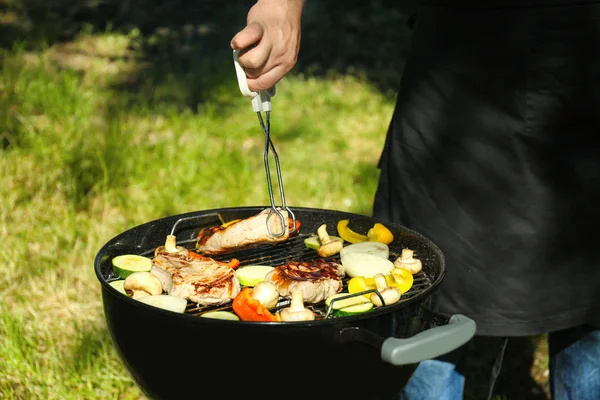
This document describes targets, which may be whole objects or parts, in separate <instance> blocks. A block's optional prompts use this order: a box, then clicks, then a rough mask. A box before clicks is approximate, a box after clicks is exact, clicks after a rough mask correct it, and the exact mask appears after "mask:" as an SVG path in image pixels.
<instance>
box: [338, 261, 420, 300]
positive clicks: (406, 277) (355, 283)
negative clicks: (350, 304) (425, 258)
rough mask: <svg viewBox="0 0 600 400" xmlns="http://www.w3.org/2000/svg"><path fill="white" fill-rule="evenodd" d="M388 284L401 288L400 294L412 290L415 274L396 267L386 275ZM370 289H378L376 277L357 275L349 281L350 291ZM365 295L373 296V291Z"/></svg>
mask: <svg viewBox="0 0 600 400" xmlns="http://www.w3.org/2000/svg"><path fill="white" fill-rule="evenodd" d="M384 277H385V280H386V282H387V284H388V286H396V287H397V288H398V290H400V294H404V293H406V292H408V291H409V290H410V288H411V287H412V285H413V280H414V278H413V276H412V274H411V273H410V272H408V271H407V270H400V269H399V268H394V269H393V270H392V273H391V274H386V275H384ZM370 289H376V286H375V279H374V278H373V277H371V278H365V277H364V276H355V277H354V278H352V279H350V280H349V281H348V292H349V293H360V292H365V291H367V290H370ZM363 296H365V297H366V298H370V297H371V293H366V294H364V295H363Z"/></svg>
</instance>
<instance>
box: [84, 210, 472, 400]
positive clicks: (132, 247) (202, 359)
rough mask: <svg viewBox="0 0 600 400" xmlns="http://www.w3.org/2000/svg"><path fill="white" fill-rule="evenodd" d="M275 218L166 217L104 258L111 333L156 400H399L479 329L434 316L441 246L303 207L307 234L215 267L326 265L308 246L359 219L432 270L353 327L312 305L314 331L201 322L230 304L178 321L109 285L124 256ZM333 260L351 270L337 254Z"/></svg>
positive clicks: (131, 233) (109, 248)
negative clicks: (430, 365)
mask: <svg viewBox="0 0 600 400" xmlns="http://www.w3.org/2000/svg"><path fill="white" fill-rule="evenodd" d="M264 208H265V207H236V208H224V209H214V210H206V211H198V212H193V213H187V214H181V215H174V216H170V217H166V218H162V219H158V220H155V221H152V222H148V223H146V224H143V225H139V226H137V227H134V228H132V229H130V230H128V231H126V232H123V233H121V234H119V235H117V236H116V237H114V238H113V239H111V240H110V241H109V242H108V243H106V244H105V245H104V246H103V247H102V248H101V249H100V251H99V252H98V254H97V256H96V259H95V266H94V267H95V271H96V275H97V277H98V279H99V281H100V283H101V286H102V299H103V305H104V313H105V318H106V322H107V325H108V329H109V332H110V334H111V337H112V339H113V342H114V344H115V346H116V349H117V352H118V354H119V356H120V358H121V359H122V361H123V363H124V364H125V366H126V367H127V369H128V371H129V372H130V373H131V375H132V377H133V379H134V380H135V382H136V384H137V385H138V386H139V387H140V388H141V390H142V391H143V392H144V393H145V394H146V395H147V396H148V397H149V398H152V399H180V398H187V397H190V396H193V397H200V398H202V397H206V395H205V394H204V393H205V392H208V391H210V392H211V393H215V392H216V393H219V397H220V398H225V399H229V398H231V399H235V398H238V397H240V396H241V395H248V394H251V395H254V394H256V395H257V396H260V397H262V398H267V399H276V398H277V399H278V398H280V397H285V398H309V397H310V398H314V399H325V398H330V393H331V391H334V392H335V393H336V395H335V397H336V398H350V399H358V398H366V399H369V400H374V399H388V400H389V399H392V398H393V396H394V394H396V393H397V392H398V391H399V390H400V388H402V387H403V386H404V384H405V383H406V381H407V380H408V379H409V377H410V374H411V373H412V371H413V370H414V368H415V367H416V365H417V363H418V362H419V361H422V360H424V359H429V358H433V357H436V356H438V355H441V354H444V353H447V352H449V351H452V350H453V349H455V348H457V347H459V346H461V345H462V344H464V343H466V342H467V341H468V340H469V339H470V338H471V337H472V336H473V335H474V333H475V324H474V322H473V321H472V320H470V319H469V318H466V317H464V316H461V315H458V316H453V317H452V318H450V319H447V318H445V317H442V316H440V315H437V314H435V313H433V312H431V311H430V310H431V309H432V308H433V307H434V305H435V302H436V301H437V298H436V296H435V290H436V288H437V286H438V285H439V284H440V282H441V281H442V279H443V277H444V274H445V261H444V256H443V254H442V252H441V251H440V249H439V248H438V247H437V246H436V245H435V244H434V243H433V242H431V241H430V240H429V239H428V238H426V237H424V236H423V235H421V234H419V233H417V232H415V231H412V230H410V229H407V228H405V227H403V226H400V225H398V224H394V223H391V222H388V221H383V220H380V219H376V218H372V217H367V216H364V215H359V214H353V213H348V212H342V211H335V210H323V209H314V208H300V207H293V208H292V209H293V212H294V214H295V216H296V218H297V220H298V221H300V222H301V227H300V231H299V232H298V234H297V235H296V236H293V237H291V238H290V239H289V240H287V241H285V242H282V243H278V244H275V245H261V246H258V247H255V248H251V249H246V250H242V251H236V252H230V253H227V254H223V255H219V256H211V257H213V258H215V259H218V260H221V261H228V260H230V259H232V258H236V259H238V260H239V261H240V266H244V265H250V264H261V265H272V266H277V265H281V264H284V263H286V262H289V261H310V260H312V259H316V258H318V255H317V254H316V252H315V251H314V250H312V249H308V248H306V247H305V246H304V239H305V238H306V237H307V236H308V235H310V234H314V233H315V232H316V230H317V228H318V227H319V226H320V225H321V224H327V225H328V226H336V224H337V221H339V220H340V219H350V221H351V225H352V226H353V228H354V229H355V230H357V231H364V232H366V231H367V230H368V229H369V228H370V227H372V226H373V224H374V223H375V222H381V223H383V224H385V225H386V226H387V227H388V228H389V229H390V230H391V231H392V233H393V234H394V241H393V242H392V243H390V245H389V248H390V259H392V260H394V259H395V258H396V257H398V256H399V255H400V253H401V251H402V248H410V249H412V250H414V252H415V257H417V258H419V259H420V260H421V262H422V264H423V269H422V271H421V272H419V273H418V274H416V275H415V280H414V284H413V286H412V287H411V289H410V290H409V291H408V292H406V293H405V294H403V295H402V298H401V299H400V301H399V302H398V303H395V304H392V305H389V306H384V307H380V308H377V309H373V310H372V311H369V312H366V313H364V314H359V315H354V316H344V317H335V316H334V315H333V314H331V313H330V312H329V311H330V310H329V309H328V307H326V306H325V305H324V304H323V303H322V304H316V305H311V308H312V309H313V310H314V311H315V312H316V313H317V315H318V317H317V319H316V320H314V321H301V322H249V321H228V320H215V319H209V318H199V316H200V315H201V314H202V313H204V312H207V311H212V310H215V309H221V310H231V306H230V305H224V306H220V307H198V306H197V305H195V304H191V303H190V304H188V307H187V309H186V311H185V313H183V314H177V313H173V312H170V311H166V310H162V309H159V308H155V307H152V306H150V305H146V304H143V303H141V302H138V301H136V300H134V299H131V298H129V297H127V296H125V295H123V294H122V293H120V292H118V291H117V290H116V289H114V288H113V287H111V286H110V285H109V282H110V281H111V280H112V279H115V277H114V276H113V273H112V267H111V260H112V258H113V257H115V256H117V255H120V254H140V255H146V256H150V257H151V256H152V254H153V252H154V249H155V248H156V247H158V246H161V245H163V244H164V240H165V237H166V236H167V235H169V234H173V235H175V236H176V237H177V239H178V242H177V244H178V245H180V246H184V247H187V248H189V249H192V250H193V249H194V244H195V241H196V237H197V234H198V231H199V230H200V229H202V228H206V227H210V226H215V225H219V224H221V223H223V222H226V221H230V220H233V219H238V218H248V217H250V216H253V215H256V214H258V213H259V212H260V211H262V210H263V209H264ZM332 260H336V261H339V259H338V258H337V256H336V257H333V258H332ZM346 280H347V279H345V281H344V289H346ZM287 301H288V300H285V299H284V300H283V301H281V302H280V303H279V305H278V307H284V306H286V305H287ZM306 306H308V305H306Z"/></svg>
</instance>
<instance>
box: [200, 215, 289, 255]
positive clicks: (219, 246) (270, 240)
mask: <svg viewBox="0 0 600 400" xmlns="http://www.w3.org/2000/svg"><path fill="white" fill-rule="evenodd" d="M269 211H271V209H270V208H267V209H265V210H263V211H261V212H260V213H258V214H257V215H254V216H252V217H249V218H245V219H243V220H241V221H238V222H234V223H233V224H231V225H228V226H226V227H221V226H215V227H211V228H206V229H202V230H200V232H199V233H198V240H197V242H196V251H198V252H199V253H202V254H207V255H211V254H223V253H227V252H229V251H233V250H240V249H244V248H248V247H252V246H256V245H259V244H275V243H280V242H284V241H286V240H287V239H288V238H289V237H290V233H289V231H290V230H289V227H288V226H287V225H286V226H285V227H284V228H285V231H284V233H283V235H281V236H279V237H275V236H271V235H270V234H269V231H268V230H267V218H268V222H269V227H270V229H271V232H273V233H274V234H278V233H280V232H281V231H282V229H281V219H280V218H279V215H277V214H275V213H273V214H272V215H271V216H270V217H269ZM280 211H281V213H282V215H283V216H284V217H285V220H286V221H287V219H288V214H287V211H284V210H280Z"/></svg>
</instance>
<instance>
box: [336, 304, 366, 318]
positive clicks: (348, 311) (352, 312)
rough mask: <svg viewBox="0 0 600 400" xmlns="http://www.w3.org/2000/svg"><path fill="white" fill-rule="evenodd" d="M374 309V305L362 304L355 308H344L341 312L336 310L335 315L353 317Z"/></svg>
mask: <svg viewBox="0 0 600 400" xmlns="http://www.w3.org/2000/svg"><path fill="white" fill-rule="evenodd" d="M372 309H373V303H371V302H368V303H362V304H356V305H354V306H349V307H344V308H342V309H340V310H335V311H334V312H333V314H334V315H335V316H336V317H350V316H352V315H357V314H362V313H365V312H367V311H370V310H372Z"/></svg>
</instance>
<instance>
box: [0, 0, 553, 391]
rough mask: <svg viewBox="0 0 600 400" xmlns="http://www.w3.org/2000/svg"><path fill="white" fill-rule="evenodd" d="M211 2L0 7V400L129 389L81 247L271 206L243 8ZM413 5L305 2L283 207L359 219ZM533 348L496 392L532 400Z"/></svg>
mask: <svg viewBox="0 0 600 400" xmlns="http://www.w3.org/2000/svg"><path fill="white" fill-rule="evenodd" d="M222 4H224V3H223V2H218V1H206V0H205V1H200V0H198V1H193V2H187V1H181V0H180V1H176V0H172V1H158V0H155V1H151V0H145V1H136V2H135V3H134V2H129V1H117V0H95V1H76V0H47V1H44V0H0V202H1V203H0V205H1V207H0V239H1V240H2V243H3V246H2V251H1V252H0V269H1V270H2V271H3V272H4V274H5V275H4V279H2V280H0V399H48V400H51V399H120V400H125V399H142V398H143V395H142V394H141V392H140V391H139V390H138V389H137V388H136V387H135V385H134V384H133V382H132V380H131V378H130V376H129V375H128V373H127V371H126V369H125V367H124V366H123V364H122V363H121V361H120V360H119V358H118V357H117V355H116V353H115V351H114V349H113V347H112V343H111V340H110V337H109V334H108V332H107V329H106V325H105V321H104V316H103V313H102V306H101V298H100V286H99V284H98V282H97V280H96V277H95V275H94V273H93V259H94V256H95V254H96V252H97V251H98V249H99V248H100V247H101V246H102V245H103V244H104V243H105V242H106V241H108V240H109V239H110V238H112V237H114V236H115V235H117V234H118V233H120V232H122V231H124V230H126V229H128V228H130V227H133V226H136V225H138V224H141V223H144V222H147V221H150V220H153V219H157V218H161V217H164V216H168V215H173V214H179V213H184V212H189V211H195V210H203V209H210V208H218V207H233V206H244V205H263V204H268V202H269V198H268V194H267V191H266V183H265V176H264V167H263V158H262V155H263V154H262V152H263V136H262V133H261V131H260V127H259V125H258V121H257V119H256V116H255V115H254V114H253V113H252V109H251V106H250V103H249V101H248V99H246V98H243V97H242V96H241V95H240V93H239V90H238V87H237V82H236V80H235V73H234V70H233V64H232V60H231V50H230V48H229V41H230V39H231V37H232V36H233V35H234V34H235V33H236V32H237V31H238V30H239V29H240V28H241V27H242V26H243V24H244V22H245V16H246V12H247V10H248V8H249V7H250V5H251V4H252V2H250V1H234V0H228V1H227V3H226V4H227V7H223V6H222ZM412 7H413V5H412V2H407V3H405V4H402V5H398V4H396V2H392V1H384V0H381V1H371V2H361V1H349V2H342V1H328V2H315V1H309V2H308V3H307V6H306V13H305V19H304V33H303V40H302V48H301V53H300V60H299V63H298V66H297V67H296V68H295V69H294V70H293V72H292V73H290V74H289V76H287V77H286V78H285V79H284V80H283V81H282V82H281V83H280V84H279V85H278V87H277V95H276V96H275V97H274V98H273V107H274V108H273V115H272V118H273V119H272V139H273V141H274V143H275V145H276V146H277V150H278V153H279V156H280V158H281V166H282V175H283V179H284V184H285V190H286V200H287V202H288V205H290V206H292V207H293V206H304V207H318V208H330V209H337V210H344V211H351V212H356V213H361V214H367V215H368V214H370V212H371V203H372V199H373V195H374V191H375V187H376V184H377V178H378V173H379V172H378V170H377V168H376V164H377V161H378V158H379V154H380V151H381V148H382V146H383V140H384V135H385V132H386V129H387V124H388V122H389V119H390V117H391V114H392V111H393V106H394V92H395V89H396V88H397V86H398V83H399V79H400V71H401V69H402V65H403V62H404V57H405V54H406V52H407V44H408V40H409V38H410V30H409V29H408V28H407V27H406V26H405V23H404V21H405V20H406V18H407V17H408V15H410V12H411V11H412V9H413V8H412ZM342 8H343V11H342ZM373 27H376V29H373ZM314 154H319V158H318V159H315V157H314ZM475 344H476V343H475ZM544 346H545V340H544V338H543V337H539V338H526V339H523V340H520V341H515V342H514V343H513V344H511V345H510V346H509V349H508V352H509V354H508V356H507V367H506V368H505V371H506V373H505V374H504V375H503V376H501V379H500V382H499V385H498V386H499V387H498V390H497V392H498V394H497V396H498V398H506V399H511V400H519V399H526V398H527V399H531V398H540V399H545V398H547V395H546V393H547V368H548V366H547V356H546V354H545V351H544V348H545V347H544ZM481 351H482V354H483V353H485V351H484V350H481ZM523 354H528V355H531V358H528V357H523ZM484 359H485V357H482V361H481V363H483V362H486V361H484ZM478 367H479V365H477V364H475V365H472V366H471V369H470V372H469V373H470V374H471V376H473V379H472V380H471V382H473V383H472V384H471V385H470V387H469V389H468V390H469V396H471V397H472V398H474V399H476V398H477V393H478V390H479V389H478V387H477V381H478V374H477V371H478V370H479V368H478ZM518 373H520V374H518ZM519 377H520V378H519ZM515 382H516V383H517V388H518V389H517V390H516V391H515V390H512V391H511V390H509V389H508V386H510V385H509V384H508V383H513V384H514V383H515ZM532 390H533V391H532ZM536 390H537V391H538V392H539V393H538V394H536V392H535V391H536ZM536 396H537V397H536Z"/></svg>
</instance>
